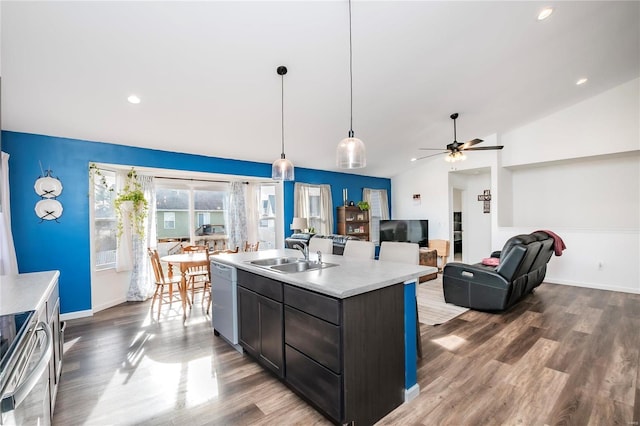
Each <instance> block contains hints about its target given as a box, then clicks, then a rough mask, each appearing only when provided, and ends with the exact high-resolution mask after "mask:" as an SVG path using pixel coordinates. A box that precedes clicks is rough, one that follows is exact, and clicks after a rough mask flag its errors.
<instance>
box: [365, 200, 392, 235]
mask: <svg viewBox="0 0 640 426" xmlns="http://www.w3.org/2000/svg"><path fill="white" fill-rule="evenodd" d="M362 200H363V201H366V202H368V203H369V238H370V240H371V241H373V242H374V243H376V244H380V221H381V220H387V219H389V198H388V196H387V190H386V189H370V188H363V189H362Z"/></svg>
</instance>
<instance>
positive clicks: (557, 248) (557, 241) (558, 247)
mask: <svg viewBox="0 0 640 426" xmlns="http://www.w3.org/2000/svg"><path fill="white" fill-rule="evenodd" d="M536 232H544V233H546V234H547V235H549V236H550V237H551V238H553V250H554V252H555V255H556V256H562V250H565V249H566V248H567V246H566V245H565V244H564V241H562V238H560V236H559V235H558V234H556V233H555V232H552V231H548V230H546V229H541V230H539V231H536Z"/></svg>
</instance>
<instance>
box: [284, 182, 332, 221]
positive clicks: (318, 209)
mask: <svg viewBox="0 0 640 426" xmlns="http://www.w3.org/2000/svg"><path fill="white" fill-rule="evenodd" d="M293 210H294V216H295V217H303V218H307V222H308V224H309V228H313V230H314V231H315V232H316V233H318V234H331V233H333V202H332V200H331V186H330V185H308V184H304V183H296V184H295V186H294V209H293Z"/></svg>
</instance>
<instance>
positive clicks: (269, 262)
mask: <svg viewBox="0 0 640 426" xmlns="http://www.w3.org/2000/svg"><path fill="white" fill-rule="evenodd" d="M298 260H299V259H298V258H297V257H272V258H270V259H260V260H252V261H250V262H249V263H251V264H252V265H256V266H274V265H284V264H290V263H295V262H297V261H298Z"/></svg>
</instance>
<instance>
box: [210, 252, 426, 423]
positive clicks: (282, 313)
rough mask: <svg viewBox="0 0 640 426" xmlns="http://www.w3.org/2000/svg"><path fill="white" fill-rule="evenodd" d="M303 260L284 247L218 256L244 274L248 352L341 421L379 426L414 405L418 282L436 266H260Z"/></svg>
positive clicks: (242, 309)
mask: <svg viewBox="0 0 640 426" xmlns="http://www.w3.org/2000/svg"><path fill="white" fill-rule="evenodd" d="M296 257H297V258H301V257H302V253H301V252H300V251H297V250H288V249H284V250H265V251H259V252H248V253H238V254H229V255H220V256H215V258H212V261H214V262H217V263H222V264H225V265H228V266H233V267H235V268H236V269H237V303H238V318H239V341H240V345H241V346H242V348H243V349H244V351H245V352H246V353H248V354H249V355H251V356H252V357H254V358H255V359H256V360H257V361H258V362H259V363H260V364H261V365H262V366H263V367H265V368H266V369H268V370H270V371H271V372H273V373H274V374H275V375H276V376H278V377H279V378H280V379H282V380H283V382H284V383H285V384H287V385H288V386H289V387H290V388H291V389H293V390H294V391H295V392H296V393H297V394H299V395H301V396H302V397H303V398H304V399H305V400H307V401H308V402H309V403H311V404H312V405H313V406H314V407H315V408H317V409H318V410H319V411H320V412H322V413H323V414H324V415H325V416H327V417H328V418H329V419H331V420H332V421H334V422H336V423H342V424H345V423H351V422H355V423H357V424H360V423H362V424H372V423H374V422H376V421H377V420H379V419H380V418H382V417H384V416H385V415H386V414H387V413H389V412H390V411H392V410H393V409H394V408H396V407H397V406H399V405H400V404H402V403H403V401H405V400H408V399H411V398H412V397H415V396H416V395H417V393H418V392H419V388H418V385H417V380H416V303H415V291H416V288H415V284H416V281H417V279H418V277H420V276H422V275H426V274H430V273H433V272H435V268H433V267H426V266H419V265H411V264H404V263H395V262H381V261H377V260H365V259H353V258H345V257H343V256H335V255H323V259H322V261H323V263H325V265H323V266H322V267H320V268H318V269H313V270H308V271H303V272H292V273H284V272H280V271H278V270H276V269H273V267H269V266H267V265H263V266H258V265H256V264H255V263H252V262H256V261H257V262H258V263H260V262H261V261H264V260H267V259H277V258H279V259H288V262H293V263H295V259H292V258H296ZM310 258H311V260H316V255H315V254H311V255H310ZM266 263H269V262H268V261H267V262H266ZM316 266H317V265H316ZM214 281H215V280H214ZM215 285H216V283H215V282H214V283H213V286H215ZM215 315H216V312H215V310H214V312H213V316H214V317H215Z"/></svg>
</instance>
